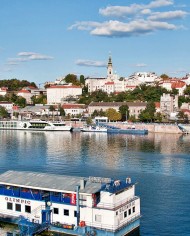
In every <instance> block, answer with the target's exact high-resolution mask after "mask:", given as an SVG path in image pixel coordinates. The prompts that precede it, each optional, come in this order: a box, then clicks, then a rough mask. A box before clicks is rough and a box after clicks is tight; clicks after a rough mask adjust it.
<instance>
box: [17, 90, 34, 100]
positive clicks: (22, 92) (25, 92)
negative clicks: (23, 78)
mask: <svg viewBox="0 0 190 236" xmlns="http://www.w3.org/2000/svg"><path fill="white" fill-rule="evenodd" d="M17 95H18V96H21V97H23V98H25V99H26V103H27V104H31V103H32V101H31V97H32V94H31V92H29V91H28V90H24V89H23V90H20V91H19V92H18V93H17Z"/></svg>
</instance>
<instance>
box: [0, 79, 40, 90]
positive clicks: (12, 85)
mask: <svg viewBox="0 0 190 236" xmlns="http://www.w3.org/2000/svg"><path fill="white" fill-rule="evenodd" d="M28 86H32V87H34V88H37V86H36V84H35V83H34V82H29V81H27V80H18V79H10V80H9V79H8V80H0V87H7V88H8V90H9V91H18V90H20V89H22V88H23V87H28Z"/></svg>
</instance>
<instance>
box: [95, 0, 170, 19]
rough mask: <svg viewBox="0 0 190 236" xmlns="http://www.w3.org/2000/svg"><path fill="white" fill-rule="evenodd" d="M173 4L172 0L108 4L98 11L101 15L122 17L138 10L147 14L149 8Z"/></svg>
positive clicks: (133, 13)
mask: <svg viewBox="0 0 190 236" xmlns="http://www.w3.org/2000/svg"><path fill="white" fill-rule="evenodd" d="M169 5H173V1H172V0H155V1H152V2H150V3H149V4H146V5H145V4H131V5H130V6H108V7H106V8H101V9H100V10H99V13H100V14H101V15H103V16H109V17H123V16H129V15H135V14H137V13H138V12H139V13H140V12H141V13H142V14H148V12H150V11H151V10H150V9H151V8H159V7H166V6H169Z"/></svg>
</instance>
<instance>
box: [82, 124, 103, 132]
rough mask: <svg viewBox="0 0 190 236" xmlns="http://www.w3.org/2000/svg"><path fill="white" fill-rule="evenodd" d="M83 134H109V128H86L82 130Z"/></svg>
mask: <svg viewBox="0 0 190 236" xmlns="http://www.w3.org/2000/svg"><path fill="white" fill-rule="evenodd" d="M81 131H82V132H91V133H107V128H104V127H99V126H96V127H92V126H90V127H86V128H85V127H84V128H82V129H81Z"/></svg>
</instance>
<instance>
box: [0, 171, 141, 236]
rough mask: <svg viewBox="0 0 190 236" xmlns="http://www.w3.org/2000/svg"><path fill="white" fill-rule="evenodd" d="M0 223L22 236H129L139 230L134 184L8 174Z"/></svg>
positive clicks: (0, 180)
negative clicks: (44, 235) (55, 235)
mask: <svg viewBox="0 0 190 236" xmlns="http://www.w3.org/2000/svg"><path fill="white" fill-rule="evenodd" d="M0 202H1V204H0V220H1V221H7V222H8V221H11V222H14V223H17V224H18V226H19V229H20V235H23V236H26V235H36V234H37V233H39V232H42V231H43V230H46V229H47V228H48V229H49V230H50V231H54V232H59V233H66V234H69V235H81V236H90V235H97V236H103V235H109V236H122V235H128V234H129V233H130V232H132V231H134V230H135V229H136V230H137V229H139V226H140V199H139V197H137V196H135V184H134V183H132V182H131V179H130V178H126V180H125V181H122V180H113V179H110V178H102V177H88V178H83V177H74V176H64V175H53V174H47V173H36V172H25V171H7V172H5V173H3V174H0Z"/></svg>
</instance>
